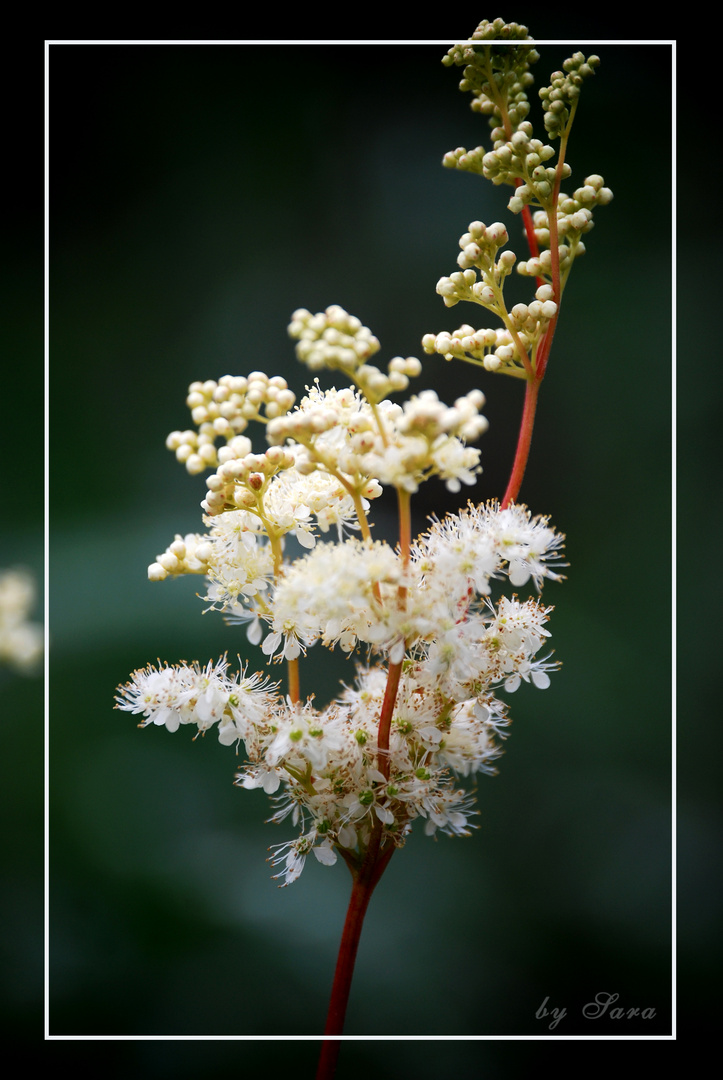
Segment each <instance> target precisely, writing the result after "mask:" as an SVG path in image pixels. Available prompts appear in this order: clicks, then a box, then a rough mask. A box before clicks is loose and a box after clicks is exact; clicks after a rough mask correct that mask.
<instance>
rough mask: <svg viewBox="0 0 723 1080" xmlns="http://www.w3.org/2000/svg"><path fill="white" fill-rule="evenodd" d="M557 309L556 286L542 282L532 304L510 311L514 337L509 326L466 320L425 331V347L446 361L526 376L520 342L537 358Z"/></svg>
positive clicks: (516, 305)
mask: <svg viewBox="0 0 723 1080" xmlns="http://www.w3.org/2000/svg"><path fill="white" fill-rule="evenodd" d="M485 306H487V305H485ZM556 312H557V304H556V303H555V302H554V300H553V299H552V287H551V286H550V285H541V286H540V287H539V289H538V290H537V292H536V294H535V299H534V300H533V301H532V303H531V304H515V306H514V307H513V308H512V310H511V311H510V312H509V313H508V315H507V321H508V322H509V324H510V327H511V328H512V330H514V331H515V337H514V338H513V336H512V333H511V332H510V330H507V329H506V328H498V329H483V330H475V329H474V327H472V326H470V325H469V324H468V323H464V324H463V325H462V326H460V327H459V329H457V330H454V331H450V332H448V331H442V333H440V334H425V336H424V337H423V338H422V346H423V348H424V351H425V353H427V354H428V355H433V354H434V353H437V354H438V355H439V356H443V357H444V359H445V360H469V361H472V362H475V363H478V364H481V365H482V366H483V367H484V368H485V370H486V371H498V372H501V373H502V374H505V375H516V376H519V377H522V378H524V377H525V374H526V373H525V367H524V363H523V361H522V358H521V356H520V353H519V350H518V345H517V343H518V342H519V343H521V344H522V347H523V348H524V350H525V352H526V353H527V355H528V356H532V359H533V361H534V354H535V348H536V346H537V344H538V342H539V341H540V338H541V336H542V334H543V333H544V331H545V330H546V329H547V327H548V325H549V323H550V320H551V319H553V318H554V317H555V314H556ZM515 339H516V340H515Z"/></svg>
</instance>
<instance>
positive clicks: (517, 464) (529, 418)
mask: <svg viewBox="0 0 723 1080" xmlns="http://www.w3.org/2000/svg"><path fill="white" fill-rule="evenodd" d="M539 389H540V379H539V378H533V379H528V380H527V385H526V389H525V406H524V408H523V410H522V422H521V424H520V435H519V438H518V440H517V452H516V453H515V460H514V463H513V465H512V473H511V474H510V479H509V483H508V484H507V491H506V492H505V496H504V498H503V500H502V509H503V510H504V509H505V507H506V506H509V504H510V503H512V502H514V501H515V500H516V498H517V496H518V494H519V491H520V487H521V486H522V478H523V476H524V475H525V468H526V467H527V459H528V457H529V456H530V444H531V442H532V429H533V427H534V424H535V410H536V409H537V394H538V391H539Z"/></svg>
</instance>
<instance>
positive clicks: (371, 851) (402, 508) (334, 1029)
mask: <svg viewBox="0 0 723 1080" xmlns="http://www.w3.org/2000/svg"><path fill="white" fill-rule="evenodd" d="M397 501H398V506H399V550H400V555H401V558H402V566H403V568H404V570H405V572H406V570H407V567H408V566H409V557H410V551H411V543H412V535H411V534H412V528H411V507H410V494H409V492H408V491H403V490H402V489H401V488H400V489H398V490H397ZM397 600H398V603H399V605H400V607H402V608H404V607H405V606H406V603H407V588H406V585H400V587H399V591H398V597H397ZM401 675H402V661H401V660H400V661H398V662H397V663H390V664H389V667H388V670H387V685H386V688H385V691H384V700H383V702H382V708H381V712H380V715H379V730H378V733H377V767H378V769H379V771H380V772H381V773H382V774H383V775H384V776H385V777H386V778H387V779H388V778H389V736H390V730H391V724H392V717H393V715H394V706H395V703H396V700H397V693H398V690H399V681H400V679H401ZM372 820H373V826H372V830H371V835H370V837H369V842H368V845H367V849H366V852H365V855H364V860H363V862H362V863H361V866H359V867H358V868H357V867H355V866H354V865H353V864H352V863H349V862H348V860H347V862H348V865H349V867H350V869H351V873H352V878H353V884H352V889H351V897H350V899H349V907H348V909H347V913H346V919H345V920H344V929H343V931H342V935H341V944H340V945H339V955H338V957H337V961H336V970H335V972H334V982H333V984H332V988H331V999H330V1001H329V1012H328V1014H327V1018H326V1027H325V1028H324V1035H325V1036H329V1035H341V1033H342V1031H343V1030H344V1017H345V1016H346V1009H347V1005H348V1003H349V993H350V991H351V981H352V978H353V975H354V963H355V961H356V954H357V949H358V947H359V939H360V937H361V932H362V927H363V925H364V916H365V915H366V910H367V908H368V906H369V901H370V900H371V897H372V893H373V892H374V889H375V888H376V885H377V882H378V881H379V879H380V878H381V876H382V874H383V873H384V871H385V870H386V868H387V865H388V864H389V860H390V859H391V857H392V855H393V854H394V852H395V850H396V848H395V845H394V843H393V842H391V841H388V842H387V845H386V847H382V823H381V821H380V820H379V819H378V818H376V817H374V816H373V815H372ZM340 1045H341V1044H340V1042H339V1040H338V1039H333V1038H332V1039H330V1038H325V1039H324V1042H323V1043H322V1046H321V1055H320V1057H319V1068H318V1071H317V1074H316V1078H317V1080H331V1078H332V1077H333V1076H334V1071H335V1069H336V1062H337V1058H338V1056H339V1049H340Z"/></svg>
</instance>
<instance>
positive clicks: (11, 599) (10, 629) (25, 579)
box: [0, 568, 44, 675]
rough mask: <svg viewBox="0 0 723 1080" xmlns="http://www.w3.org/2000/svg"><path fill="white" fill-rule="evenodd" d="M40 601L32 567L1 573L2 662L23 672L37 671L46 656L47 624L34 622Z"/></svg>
mask: <svg viewBox="0 0 723 1080" xmlns="http://www.w3.org/2000/svg"><path fill="white" fill-rule="evenodd" d="M36 600H37V591H36V588H35V582H34V580H33V577H32V574H31V573H30V572H29V571H28V570H25V569H22V568H16V569H13V570H4V571H2V572H0V663H5V664H9V665H10V666H11V667H13V668H15V670H16V671H18V672H20V673H21V674H23V675H30V674H33V673H34V672H36V671H37V670H38V668H39V665H40V661H41V660H42V656H43V642H44V634H43V627H42V626H41V625H40V623H34V622H30V615H31V612H32V610H33V608H34V606H35V603H36Z"/></svg>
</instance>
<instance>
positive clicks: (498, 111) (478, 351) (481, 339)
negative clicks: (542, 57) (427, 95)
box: [422, 20, 612, 378]
mask: <svg viewBox="0 0 723 1080" xmlns="http://www.w3.org/2000/svg"><path fill="white" fill-rule="evenodd" d="M519 29H520V31H524V34H525V35H526V27H522V28H519ZM479 31H480V33H479V36H478V37H477V38H476V40H478V41H484V42H491V41H493V40H495V39H499V40H500V41H502V40H509V39H510V38H511V39H513V40H514V38H515V37H517V36H518V31H517V28H516V24H512V26H508V25H507V24H504V23H502V21H501V20H495V21H494V22H492V23H489V22H485V23H483V24H481V25H480V28H479ZM519 36H522V34H521V33H520V35H519ZM536 59H538V56H537V53H536V52H535V50H533V49H531V48H530V47H529V46H506V45H501V44H500V45H499V46H494V45H491V44H484V45H481V44H475V43H473V42H471V41H470V42H469V43H465V44H464V45H457V46H455V47H454V48H453V49H451V50H450V51H449V53H448V54H447V55H446V56H445V57H444V58H443V63H444V64H445V65H447V66H449V65H450V64H457V65H462V64H464V65H467V66H466V67H465V71H464V79H463V81H462V83H461V84H460V89H462V90H466V91H471V92H472V93H473V94H474V95H475V97H474V101H473V108H475V109H477V110H479V111H480V112H482V113H483V114H484V115H486V116H488V117H489V118H490V126H491V127H492V142H493V147H492V149H491V150H489V151H485V150H484V149H483V148H482V147H481V146H480V147H477V148H476V149H475V150H471V151H468V150H466V149H465V148H464V147H458V149H457V150H454V151H452V152H450V153H448V154H446V155H445V157H444V159H443V164H444V165H446V166H448V167H450V168H458V169H462V170H466V171H468V172H475V173H479V174H480V175H482V176H484V177H485V178H486V179H488V180H490V181H491V182H492V183H493V184H510V185H513V186H514V188H515V192H514V195H513V196H512V197H511V198H510V200H509V202H508V209H509V210H510V211H511V212H512V213H515V214H519V213H521V212H522V211H523V210H525V208H526V207H528V206H537V207H540V209H539V210H538V211H537V212H535V213H534V214H533V215H532V216H531V222H530V217H529V216H528V218H527V226H526V227H527V228H528V229H529V231H530V233H531V232H532V231H534V236H535V242H536V244H537V250H538V251H539V254H537V253H535V254H533V255H531V257H530V258H529V259H525V260H521V261H520V262H518V263H517V271H518V273H520V274H521V275H523V276H527V277H533V278H536V279H537V284H538V289H537V291H536V293H535V298H534V300H533V301H532V302H531V303H529V304H524V303H520V304H515V305H514V306H513V307H512V308H511V310H508V308H507V306H506V304H505V300H504V296H503V288H504V281H505V278H506V277H507V275H508V274H509V273H510V271H511V270H512V267H513V266H514V265H515V263H516V261H517V260H516V256H515V254H514V252H512V251H509V250H504V251H500V248H502V247H503V246H504V244H506V243H507V241H508V235H507V230H506V228H505V226H504V225H503V224H502V223H501V222H495V223H494V224H492V225H488V226H485V225H484V224H482V222H479V221H476V222H472V224H471V225H470V226H469V229H468V231H467V232H466V233H465V234H464V235H463V236H462V237H461V238H460V241H459V246H460V248H461V252H460V254H459V255H458V256H457V265H458V266H459V268H460V269H459V270H458V271H455V272H454V273H453V274H450V275H449V276H448V277H443V278H440V280H439V281H438V282H437V292H438V293H439V295H440V296H441V297H442V300H443V301H444V304H445V307H454V306H455V305H456V304H458V303H459V302H460V301H463V300H464V301H468V302H471V303H475V304H479V305H481V306H482V307H484V308H486V309H487V310H488V311H490V312H492V313H493V314H494V315H496V316H498V317H499V318H500V319H501V320H502V323H503V326H502V327H501V328H499V329H481V330H475V329H474V328H473V327H471V326H469V325H468V324H467V323H465V324H463V325H462V326H461V327H459V329H458V330H455V331H454V332H449V331H443V332H442V333H440V334H426V335H425V337H424V338H423V340H422V344H423V348H424V351H425V352H426V353H428V354H432V353H437V354H439V355H441V356H444V357H445V359H447V360H452V359H455V358H459V359H464V360H468V361H470V362H472V363H476V364H481V365H482V366H483V367H485V369H486V370H488V371H499V372H503V373H505V374H509V375H514V376H521V377H524V378H530V377H531V376H533V374H534V373H535V371H537V350H538V347H539V346H540V344H541V342H542V341H544V340H545V335H546V332H547V330H548V327H549V325H550V322H551V321H552V320H555V319H556V318H557V315H558V312H559V304H560V299H561V297H562V292H563V290H564V287H565V284H566V282H567V277H568V274H569V272H570V269H571V267H572V264H573V261H574V259H575V258H576V257H577V256H579V255H582V254H583V253H584V252H585V245H584V243H583V241H582V236H583V235H584V234H586V233H588V232H590V230H591V229H592V227H593V220H592V214H593V209H594V207H595V206H604V205H606V204H607V203H609V202H610V200H611V199H612V192H611V191H610V189H609V188H606V187H605V186H604V181H603V178H602V176H599V175H598V174H593V175H591V176H588V177H586V179H585V182H584V184H583V186H582V187H580V188H578V189H577V190H576V191H575V192H574V194H573V195H572V197H569V196H567V195H565V194H563V193H562V192H561V190H560V184H561V182H562V181H564V180H565V179H567V178H568V177H569V176H570V175H571V170H570V166H569V165H568V164H567V162H566V161H564V160H561V161H559V162H558V163H557V164H555V162H554V158H555V156H556V155H555V149H554V147H552V146H550V145H549V144H547V143H543V142H541V141H540V140H539V139H536V138H534V136H533V128H532V124H531V123H530V121H529V120H528V119H526V116H527V113H528V111H529V106H528V103H527V90H528V89H529V87H530V86H531V84H532V76H531V74H530V72H529V64H530V63H532V62H533V60H536ZM598 64H599V59H598V57H596V56H592V57H590V58H589V60H586V59H585V57H584V55H583V54H582V53H575V54H574V56H572V57H570V59H568V60H566V61H565V63H564V65H563V67H564V71H562V72H555V73H554V75H553V76H552V78H551V83H550V85H549V86H548V87H545V88H543V89H542V90H541V91H540V97H541V98H542V100H543V102H544V105H545V108H546V110H547V111H546V115H545V126H546V129H547V132H548V135H549V136H550V137H551V138H552V137H555V136H557V135H560V134H561V132H562V131H563V129H564V130H565V132H566V133H569V129H570V126H571V123H572V118H573V115H574V111H575V106H576V103H577V99H578V97H579V94H580V87H581V86H582V83H583V81H584V80H585V79H586V78H588V77H589V76H590V75H591V74H592V73H593V72H594V70H595V68H596V67H597V65H598ZM525 213H526V214H529V211H525ZM530 242H531V244H532V243H533V242H532V241H530ZM534 250H535V248H534V244H533V251H534ZM544 363H546V358H545V359H543V361H542V366H541V367H540V370H541V371H543V370H544Z"/></svg>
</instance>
